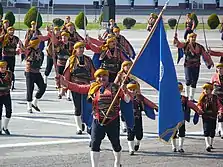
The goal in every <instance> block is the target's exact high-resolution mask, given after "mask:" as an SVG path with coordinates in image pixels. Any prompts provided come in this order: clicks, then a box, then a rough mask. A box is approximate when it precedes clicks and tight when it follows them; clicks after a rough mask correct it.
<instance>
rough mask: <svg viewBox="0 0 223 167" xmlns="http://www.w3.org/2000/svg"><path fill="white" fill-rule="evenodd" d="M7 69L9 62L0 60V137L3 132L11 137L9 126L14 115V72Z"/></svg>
mask: <svg viewBox="0 0 223 167" xmlns="http://www.w3.org/2000/svg"><path fill="white" fill-rule="evenodd" d="M6 67H7V62H6V61H3V60H0V135H1V134H2V130H3V131H4V132H5V134H6V135H10V132H9V130H8V124H9V120H10V118H11V115H12V100H11V95H10V88H11V82H12V72H11V71H7V70H6V69H7V68H6ZM3 105H4V106H5V110H6V117H5V120H4V125H3V128H2V110H3Z"/></svg>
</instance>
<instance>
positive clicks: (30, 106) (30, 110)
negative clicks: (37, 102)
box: [27, 101, 33, 113]
mask: <svg viewBox="0 0 223 167" xmlns="http://www.w3.org/2000/svg"><path fill="white" fill-rule="evenodd" d="M27 112H28V113H33V111H32V102H29V101H27Z"/></svg>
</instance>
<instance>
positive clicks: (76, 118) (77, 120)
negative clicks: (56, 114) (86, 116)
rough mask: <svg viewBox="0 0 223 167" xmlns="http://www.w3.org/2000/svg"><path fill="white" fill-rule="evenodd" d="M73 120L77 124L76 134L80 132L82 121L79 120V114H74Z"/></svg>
mask: <svg viewBox="0 0 223 167" xmlns="http://www.w3.org/2000/svg"><path fill="white" fill-rule="evenodd" d="M74 120H75V123H76V126H77V134H78V135H80V134H82V121H81V116H76V115H75V116H74Z"/></svg>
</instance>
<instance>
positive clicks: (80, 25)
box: [75, 12, 88, 29]
mask: <svg viewBox="0 0 223 167" xmlns="http://www.w3.org/2000/svg"><path fill="white" fill-rule="evenodd" d="M84 18H85V21H86V26H87V23H88V20H87V17H86V16H84V12H80V13H79V14H78V15H77V17H76V19H75V25H76V26H77V27H78V28H79V29H84ZM86 28H87V27H86Z"/></svg>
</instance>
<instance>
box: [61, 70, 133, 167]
mask: <svg viewBox="0 0 223 167" xmlns="http://www.w3.org/2000/svg"><path fill="white" fill-rule="evenodd" d="M94 77H95V79H96V81H95V82H93V83H91V84H88V85H86V84H85V85H82V84H76V83H72V82H69V81H67V80H65V78H64V77H60V84H62V85H64V86H65V87H67V88H68V89H70V90H71V91H73V92H78V93H81V94H87V93H88V99H89V101H91V102H92V111H93V122H92V126H91V152H90V155H91V164H92V167H98V164H99V158H100V145H101V142H102V140H103V139H104V137H105V135H106V134H107V136H108V138H109V140H110V142H111V144H112V148H113V153H114V156H115V162H114V167H121V164H120V161H121V149H122V148H121V145H120V117H119V108H120V107H119V106H120V98H122V99H123V100H124V101H125V102H126V103H129V102H130V99H131V98H130V96H129V95H128V93H126V92H127V90H125V89H124V86H123V89H121V91H120V93H119V94H118V97H119V98H117V100H116V101H115V103H114V106H113V107H112V109H111V112H110V113H107V110H108V108H109V106H110V104H111V103H112V101H113V97H114V96H115V94H116V93H117V91H118V85H116V84H114V83H112V82H109V72H108V71H107V70H104V69H98V70H97V71H96V72H95V73H94ZM103 120H105V121H103Z"/></svg>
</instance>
